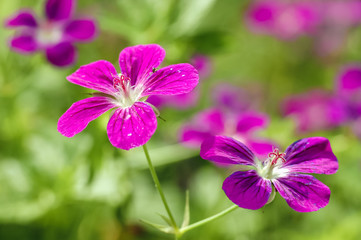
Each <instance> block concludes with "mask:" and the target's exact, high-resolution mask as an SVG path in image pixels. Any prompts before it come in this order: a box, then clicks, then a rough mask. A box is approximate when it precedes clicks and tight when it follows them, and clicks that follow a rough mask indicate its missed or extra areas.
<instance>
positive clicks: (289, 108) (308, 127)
mask: <svg viewBox="0 0 361 240" xmlns="http://www.w3.org/2000/svg"><path fill="white" fill-rule="evenodd" d="M282 112H283V114H284V115H285V116H290V117H293V118H294V120H295V121H296V127H297V130H298V131H299V132H300V133H304V132H310V131H319V130H325V129H330V128H333V127H337V126H340V125H341V124H342V123H344V122H345V121H346V120H347V112H346V108H345V103H344V101H343V100H342V99H340V98H339V97H337V96H334V95H333V94H331V93H327V92H325V91H321V90H313V91H311V92H307V93H304V94H301V95H296V96H292V97H289V98H287V99H285V100H284V102H283V105H282Z"/></svg>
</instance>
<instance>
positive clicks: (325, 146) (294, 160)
mask: <svg viewBox="0 0 361 240" xmlns="http://www.w3.org/2000/svg"><path fill="white" fill-rule="evenodd" d="M285 153H286V156H285V159H286V160H287V161H286V163H285V164H284V166H283V167H286V168H287V169H288V170H290V171H293V172H303V173H322V174H333V173H335V172H336V171H337V169H338V162H337V158H336V156H335V155H334V154H333V152H332V149H331V145H330V142H329V141H328V139H327V138H324V137H311V138H304V139H301V140H298V141H296V142H294V143H293V144H291V145H290V146H289V147H288V148H287V149H286V151H285Z"/></svg>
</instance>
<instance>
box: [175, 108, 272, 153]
mask: <svg viewBox="0 0 361 240" xmlns="http://www.w3.org/2000/svg"><path fill="white" fill-rule="evenodd" d="M268 122H269V119H268V116H266V115H265V114H262V113H258V112H242V113H238V114H227V113H225V112H223V111H221V110H219V109H208V110H204V111H202V112H199V113H198V114H197V115H196V116H194V118H193V120H192V121H191V122H190V123H188V124H185V125H184V126H183V127H182V129H181V130H180V140H181V142H182V143H183V144H184V145H186V146H188V147H194V148H199V147H200V146H201V144H202V142H203V141H204V140H205V139H207V138H208V137H210V136H214V135H225V136H229V137H233V138H235V139H237V140H238V141H241V142H243V143H244V144H247V145H249V146H250V148H251V149H252V150H253V151H254V152H256V154H257V155H258V156H264V155H265V154H267V153H268V152H269V151H272V148H273V146H275V144H274V143H272V142H271V141H269V140H267V139H262V138H259V137H257V136H256V133H257V131H258V130H261V129H265V128H266V127H267V125H268Z"/></svg>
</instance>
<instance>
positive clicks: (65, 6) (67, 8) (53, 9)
mask: <svg viewBox="0 0 361 240" xmlns="http://www.w3.org/2000/svg"><path fill="white" fill-rule="evenodd" d="M74 9H75V0H47V2H46V5H45V14H46V17H47V18H48V20H51V21H61V20H66V19H68V18H70V16H71V15H72V13H73V10H74Z"/></svg>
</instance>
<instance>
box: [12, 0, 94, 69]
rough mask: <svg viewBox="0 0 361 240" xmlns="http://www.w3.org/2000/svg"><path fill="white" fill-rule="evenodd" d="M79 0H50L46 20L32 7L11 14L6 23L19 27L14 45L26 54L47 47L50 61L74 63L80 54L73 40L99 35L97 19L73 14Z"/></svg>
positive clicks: (15, 48) (45, 49)
mask: <svg viewBox="0 0 361 240" xmlns="http://www.w3.org/2000/svg"><path fill="white" fill-rule="evenodd" d="M75 2H76V1H75V0H47V2H46V4H45V19H44V20H40V19H37V17H36V16H35V14H34V13H33V12H32V11H31V10H28V9H23V10H20V11H19V12H18V13H16V14H15V15H14V16H12V17H10V18H8V19H7V20H6V23H5V25H6V27H9V28H17V29H19V30H18V32H17V33H16V34H15V36H14V37H12V38H11V39H10V46H11V48H12V49H14V50H15V51H17V52H20V53H24V54H29V53H34V52H36V51H45V54H46V57H47V59H48V61H49V62H50V63H52V64H54V65H56V66H59V67H64V66H69V65H71V64H73V63H74V62H75V60H76V57H77V54H76V49H75V47H74V44H73V42H85V41H90V40H92V39H94V38H95V36H96V24H95V21H94V20H93V19H91V18H88V17H86V18H78V17H74V16H73V12H74V9H75Z"/></svg>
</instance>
